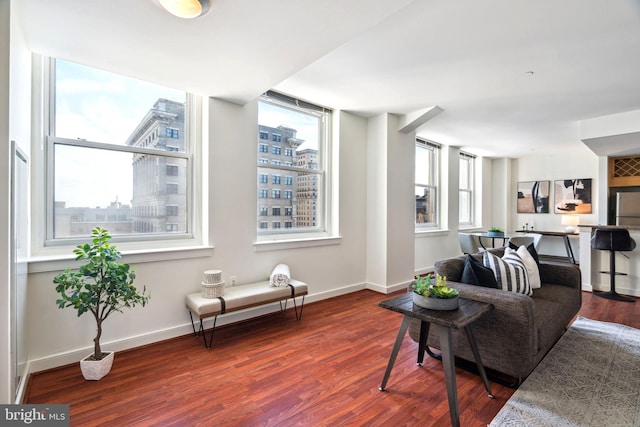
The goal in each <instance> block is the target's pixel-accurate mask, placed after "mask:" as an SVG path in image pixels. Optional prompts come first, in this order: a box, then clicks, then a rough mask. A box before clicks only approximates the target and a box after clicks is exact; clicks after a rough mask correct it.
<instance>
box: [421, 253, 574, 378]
mask: <svg viewBox="0 0 640 427" xmlns="http://www.w3.org/2000/svg"><path fill="white" fill-rule="evenodd" d="M491 251H492V252H493V253H495V255H498V256H502V249H492V250H491ZM473 256H474V257H475V258H476V259H480V260H482V254H474V255H473ZM465 259H466V256H459V257H455V258H450V259H446V260H442V261H438V262H436V264H435V272H436V273H438V274H440V275H443V276H446V277H447V282H448V283H449V286H451V287H454V288H456V289H458V290H459V291H460V297H462V298H467V299H472V300H476V301H483V302H487V303H490V304H493V306H494V309H493V310H492V311H491V312H489V313H488V314H486V315H485V316H483V317H482V318H481V319H479V320H478V321H476V322H475V323H473V325H472V330H473V334H474V336H475V338H476V341H477V343H478V349H479V351H480V356H481V357H482V361H483V364H484V366H485V367H486V368H489V369H491V370H494V371H497V372H499V373H502V374H506V375H507V376H508V378H509V380H506V381H507V382H509V381H512V380H515V381H514V384H515V385H517V384H519V383H520V382H521V381H522V380H523V379H524V378H526V377H527V376H528V375H529V374H530V373H531V371H532V370H533V369H534V368H535V367H536V366H537V365H538V363H539V362H540V361H541V360H542V358H543V357H544V356H545V355H546V354H547V352H548V351H549V350H550V349H551V347H553V345H554V344H555V343H556V341H557V340H558V339H559V338H560V336H562V334H563V333H564V331H565V329H566V327H567V326H568V324H569V323H570V322H571V320H572V318H573V317H574V316H575V315H576V314H577V313H578V310H580V306H581V304H582V294H581V276H580V269H579V268H578V267H577V266H575V265H571V264H566V265H562V264H551V263H544V262H541V263H540V278H541V282H542V287H541V288H540V289H535V290H534V292H533V296H531V297H530V296H527V295H522V294H516V293H513V292H508V291H503V290H501V289H494V288H485V287H481V286H476V285H467V284H463V283H456V282H459V281H460V279H461V277H462V271H463V268H464V263H465ZM433 327H437V326H433ZM409 334H410V336H411V337H412V338H413V339H414V340H415V341H418V339H419V336H420V323H419V321H417V320H414V321H413V322H412V324H411V326H410V328H409ZM427 343H428V345H429V346H430V347H432V348H436V349H439V348H440V343H439V340H438V334H437V333H430V334H429V339H428V341H427ZM454 352H455V355H456V357H458V358H462V359H465V360H467V361H473V360H474V358H473V353H472V352H471V349H470V348H469V344H468V341H467V339H466V337H465V336H464V332H463V331H454Z"/></svg>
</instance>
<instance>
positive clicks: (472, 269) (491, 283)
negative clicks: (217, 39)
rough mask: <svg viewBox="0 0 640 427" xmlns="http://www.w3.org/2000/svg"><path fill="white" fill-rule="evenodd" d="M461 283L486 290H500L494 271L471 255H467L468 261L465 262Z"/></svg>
mask: <svg viewBox="0 0 640 427" xmlns="http://www.w3.org/2000/svg"><path fill="white" fill-rule="evenodd" d="M460 282H462V283H467V284H469V285H476V286H483V287H485V288H495V289H500V286H499V285H498V282H496V276H495V275H494V274H493V270H491V269H490V268H489V267H485V266H484V265H482V262H480V261H479V260H477V259H476V258H474V257H472V256H471V255H467V259H466V260H465V262H464V269H463V270H462V278H461V279H460Z"/></svg>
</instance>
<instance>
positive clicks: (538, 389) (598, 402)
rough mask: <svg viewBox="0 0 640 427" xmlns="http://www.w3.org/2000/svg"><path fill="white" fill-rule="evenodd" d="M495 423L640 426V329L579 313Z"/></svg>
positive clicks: (497, 426)
mask: <svg viewBox="0 0 640 427" xmlns="http://www.w3.org/2000/svg"><path fill="white" fill-rule="evenodd" d="M490 426H491V427H505V426H527V427H529V426H534V427H538V426H540V427H542V426H544V427H558V426H581V427H583V426H598V427H599V426H607V427H612V426H636V427H637V426H640V330H638V329H634V328H631V327H629V326H624V325H619V324H616V323H607V322H599V321H595V320H590V319H586V318H583V317H579V318H578V319H577V320H576V321H575V322H574V323H573V324H572V325H571V327H570V328H569V329H568V330H567V332H566V333H565V334H564V335H563V336H562V338H560V340H559V341H558V343H557V344H556V345H555V346H554V347H553V348H552V349H551V351H549V353H548V354H547V356H546V357H545V358H544V359H543V360H542V361H541V362H540V364H539V365H538V366H537V367H536V368H535V370H534V371H533V372H532V373H531V375H529V377H528V378H527V379H526V380H525V381H524V382H523V383H522V385H521V386H520V387H519V388H518V390H516V392H515V393H514V394H513V396H511V398H510V399H509V400H508V401H507V403H506V404H505V406H504V407H503V408H502V409H501V410H500V412H499V413H498V415H496V417H495V418H494V419H493V421H492V422H491V424H490Z"/></svg>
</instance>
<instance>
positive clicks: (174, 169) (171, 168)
mask: <svg viewBox="0 0 640 427" xmlns="http://www.w3.org/2000/svg"><path fill="white" fill-rule="evenodd" d="M179 170H180V167H179V166H178V165H167V176H178V171H179Z"/></svg>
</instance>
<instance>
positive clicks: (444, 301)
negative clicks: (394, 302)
mask: <svg viewBox="0 0 640 427" xmlns="http://www.w3.org/2000/svg"><path fill="white" fill-rule="evenodd" d="M411 288H412V290H413V294H412V295H413V303H414V304H415V305H417V306H420V307H424V308H429V309H431V310H455V309H457V308H458V295H459V292H458V290H457V289H454V288H450V287H449V286H447V278H446V277H445V276H441V275H439V274H436V280H435V283H432V280H431V274H427V275H426V276H416V281H415V282H414V283H413V284H412V285H411Z"/></svg>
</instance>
